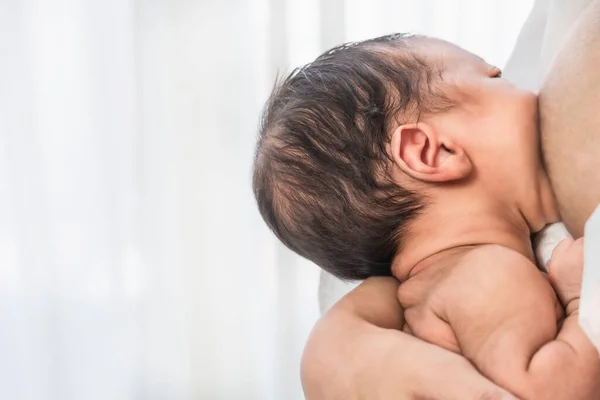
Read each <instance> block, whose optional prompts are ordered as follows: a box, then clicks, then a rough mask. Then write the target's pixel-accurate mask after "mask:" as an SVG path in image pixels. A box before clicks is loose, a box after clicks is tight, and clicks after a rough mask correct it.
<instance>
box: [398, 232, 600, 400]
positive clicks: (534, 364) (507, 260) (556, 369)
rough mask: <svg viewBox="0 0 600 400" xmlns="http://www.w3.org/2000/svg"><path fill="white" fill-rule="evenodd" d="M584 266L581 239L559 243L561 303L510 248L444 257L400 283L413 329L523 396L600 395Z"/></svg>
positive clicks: (556, 280) (556, 275)
mask: <svg viewBox="0 0 600 400" xmlns="http://www.w3.org/2000/svg"><path fill="white" fill-rule="evenodd" d="M582 261H583V259H582V247H581V241H575V242H574V241H572V240H569V241H565V242H563V243H561V245H559V247H558V248H557V250H556V252H555V254H554V255H553V259H552V261H551V263H550V267H551V270H550V281H551V282H553V284H554V286H555V288H556V289H557V293H558V298H557V296H556V294H555V292H554V290H553V288H552V286H551V285H550V282H549V280H548V277H547V276H545V275H544V274H542V273H541V272H540V271H539V270H538V269H537V268H536V266H535V265H534V264H533V262H532V261H531V260H529V259H527V258H526V257H524V256H523V255H521V254H519V253H517V252H515V251H513V250H510V249H508V248H506V247H502V246H497V245H483V246H475V247H465V248H463V249H456V250H454V251H453V253H451V254H440V255H439V256H438V257H437V259H436V258H434V259H432V261H431V262H430V263H429V264H428V265H426V266H425V267H424V268H423V269H421V270H420V271H419V272H417V273H416V274H414V275H413V276H411V277H410V278H409V279H408V280H407V281H406V282H404V283H402V284H401V285H400V288H399V290H398V298H399V300H400V303H401V304H402V306H403V307H404V308H405V319H406V327H405V331H406V332H409V333H412V334H414V335H415V336H417V337H419V338H421V339H423V340H426V341H428V342H430V343H433V344H436V345H439V346H441V347H444V348H446V349H449V350H452V351H455V352H458V353H461V354H462V355H463V356H465V357H466V358H467V359H469V360H470V361H471V362H472V363H473V364H474V365H475V366H476V367H477V368H478V370H479V371H481V372H482V373H483V374H484V375H485V376H487V377H488V378H490V379H491V380H493V381H494V382H496V383H497V384H499V385H501V386H503V387H506V388H507V389H508V390H510V391H511V392H513V393H514V394H515V395H517V396H518V397H520V398H522V399H536V400H540V399H542V400H543V399H558V400H560V399H565V400H567V399H569V400H577V399H583V400H585V399H597V398H600V358H599V357H598V354H597V352H596V350H595V348H594V347H593V345H592V343H591V342H590V341H589V339H588V338H587V336H586V335H585V334H584V333H583V331H582V330H581V329H580V328H579V326H578V324H577V311H578V301H579V290H580V287H581V270H582V264H583V262H582ZM559 298H560V301H559ZM563 307H566V310H567V313H566V318H565V314H564V312H563V309H564V308H563ZM561 323H562V326H561V328H560V330H559V329H558V327H559V325H561Z"/></svg>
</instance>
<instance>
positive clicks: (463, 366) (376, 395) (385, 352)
mask: <svg viewBox="0 0 600 400" xmlns="http://www.w3.org/2000/svg"><path fill="white" fill-rule="evenodd" d="M397 288H398V282H397V281H396V280H395V279H393V278H370V279H367V280H366V281H365V282H363V283H362V284H361V285H360V286H358V287H357V288H356V289H355V290H354V291H353V292H351V293H349V294H348V295H346V296H345V297H344V298H343V299H342V300H340V301H339V302H338V303H337V304H335V305H334V306H333V307H332V308H331V310H330V311H329V312H328V313H327V314H326V315H325V316H324V317H323V319H322V320H321V321H320V322H319V323H318V324H317V325H316V326H315V328H314V331H313V334H312V335H311V337H310V339H309V341H308V344H307V346H306V350H305V352H304V359H303V361H302V383H303V386H304V391H305V395H306V398H307V399H308V400H338V399H339V400H354V399H377V400H403V399H415V398H424V399H425V398H427V399H433V398H434V399H444V400H479V399H498V400H511V399H512V400H514V397H512V396H511V395H510V394H508V393H507V392H505V391H504V390H502V389H500V388H499V387H497V386H496V385H494V384H493V383H492V382H490V381H489V380H487V379H486V378H484V377H482V376H481V375H480V374H479V373H478V372H477V371H476V370H475V368H474V367H473V366H472V365H471V364H470V363H469V362H468V361H466V360H465V359H464V358H463V357H461V356H459V355H458V354H455V353H452V352H450V351H447V350H444V349H442V348H440V347H437V346H434V345H431V344H428V343H425V342H423V341H421V340H419V339H416V338H414V337H412V336H409V335H407V334H404V333H402V332H400V331H399V330H398V329H401V328H402V326H403V324H404V319H403V317H402V309H401V307H400V305H399V303H398V302H390V298H394V297H395V296H396V290H397ZM433 371H439V372H441V373H432V372H433Z"/></svg>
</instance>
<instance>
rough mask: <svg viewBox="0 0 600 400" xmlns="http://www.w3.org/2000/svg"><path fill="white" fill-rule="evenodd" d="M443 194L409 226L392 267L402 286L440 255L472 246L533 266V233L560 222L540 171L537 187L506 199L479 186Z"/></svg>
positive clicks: (508, 195)
mask: <svg viewBox="0 0 600 400" xmlns="http://www.w3.org/2000/svg"><path fill="white" fill-rule="evenodd" d="M442 190H443V189H440V191H438V192H436V193H435V194H436V195H435V196H433V198H432V201H431V203H430V204H429V205H428V206H426V208H425V210H424V212H423V214H421V215H420V216H418V217H417V219H416V220H415V221H414V222H413V223H412V224H411V226H410V227H409V233H408V235H407V237H406V238H404V240H403V242H402V246H401V249H400V251H399V253H398V254H397V255H396V257H395V258H394V260H393V262H392V273H393V274H394V275H395V276H396V277H397V278H399V279H400V280H402V279H404V278H406V277H407V276H408V275H409V274H410V273H411V271H412V270H413V269H414V268H415V267H416V266H417V265H419V264H420V263H422V262H423V261H424V260H427V259H429V258H430V257H432V256H435V255H436V254H441V253H444V252H446V251H451V250H452V249H461V248H466V247H468V246H474V245H483V244H494V245H500V246H504V247H507V248H509V249H512V250H514V251H516V252H518V253H521V254H522V255H524V256H525V257H527V258H529V259H531V260H534V254H533V250H532V247H531V240H530V238H531V233H532V232H537V231H539V230H541V229H542V228H543V227H544V226H545V225H547V224H549V223H552V222H557V221H558V220H559V218H558V212H557V211H556V210H557V207H556V204H555V200H554V194H553V193H552V189H551V188H550V184H549V180H548V178H547V175H546V174H545V172H544V171H543V170H541V169H540V171H539V174H538V177H537V179H536V180H535V183H532V184H529V185H527V186H526V187H523V190H522V191H520V193H518V194H516V193H507V194H506V196H507V198H498V197H501V192H496V194H495V195H491V194H489V192H486V190H485V189H483V190H482V189H481V188H480V187H477V186H475V185H473V186H472V187H471V188H461V190H451V189H450V190H446V191H442Z"/></svg>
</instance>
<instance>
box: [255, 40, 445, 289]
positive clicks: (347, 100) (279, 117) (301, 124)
mask: <svg viewBox="0 0 600 400" xmlns="http://www.w3.org/2000/svg"><path fill="white" fill-rule="evenodd" d="M414 39H415V36H409V35H405V34H394V35H388V36H383V37H379V38H376V39H371V40H367V41H363V42H358V43H350V44H344V45H341V46H338V47H336V48H334V49H332V50H330V51H328V52H326V53H324V54H322V55H321V56H319V57H318V58H317V59H316V60H315V61H314V62H312V63H310V64H307V65H305V66H303V67H301V68H298V69H296V70H294V71H293V72H292V73H291V74H290V75H289V76H288V77H287V78H285V79H283V80H282V81H280V82H279V83H278V84H276V86H275V89H274V90H273V92H272V94H271V96H270V98H269V100H268V101H267V103H266V106H265V110H264V112H263V116H262V120H261V126H260V136H259V139H258V144H257V149H256V157H255V161H254V174H253V189H254V194H255V197H256V200H257V203H258V207H259V210H260V213H261V214H262V216H263V218H264V220H265V221H266V223H267V225H268V226H269V227H270V228H271V229H272V230H273V232H274V233H275V235H276V236H277V237H278V238H279V239H280V240H281V241H282V242H283V243H284V244H285V245H286V246H287V247H289V248H290V249H292V250H293V251H295V252H297V253H298V254H300V255H301V256H304V257H306V258H308V259H309V260H311V261H313V262H315V263H316V264H318V265H319V266H320V267H322V268H323V269H325V270H326V271H328V272H330V273H332V274H333V275H335V276H337V277H340V278H342V279H364V278H367V277H369V276H377V275H379V276H381V275H390V274H391V261H392V259H393V258H394V256H395V254H396V252H397V250H398V248H399V246H400V244H401V242H402V238H403V236H404V235H405V234H406V233H407V227H408V222H409V221H411V220H412V219H414V218H415V217H416V216H417V215H418V214H419V212H420V211H422V209H423V208H424V206H425V199H424V196H422V195H419V194H417V193H415V192H413V191H411V190H408V189H407V188H403V187H400V186H398V184H397V183H395V182H393V181H392V179H391V178H390V176H389V173H388V168H389V167H390V165H391V157H390V154H389V152H388V150H387V147H388V145H389V141H390V130H391V129H392V128H393V127H394V126H395V125H396V124H398V123H399V122H400V120H401V119H402V118H406V119H408V118H414V119H418V118H419V116H420V115H422V114H423V113H433V112H439V111H441V110H443V109H448V108H450V107H451V102H450V101H449V100H448V99H447V98H446V97H445V96H443V95H442V94H441V92H440V91H439V90H436V83H437V82H438V81H440V80H441V66H440V67H436V66H433V65H432V64H431V62H425V60H424V59H423V58H422V57H419V56H418V55H417V54H416V53H415V52H413V51H412V50H411V46H410V43H408V42H409V41H411V40H414Z"/></svg>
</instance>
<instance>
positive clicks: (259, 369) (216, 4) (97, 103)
mask: <svg viewBox="0 0 600 400" xmlns="http://www.w3.org/2000/svg"><path fill="white" fill-rule="evenodd" d="M531 6H532V0H503V1H494V0H138V1H133V0H96V1H93V0H89V1H83V0H81V1H78V0H0V50H1V54H2V55H1V58H0V398H2V399H17V400H18V399H34V400H37V399H44V400H45V399H52V400H54V399H56V400H80V399H103V400H106V399H123V400H129V399H182V400H183V399H207V400H213V399H214V400H218V399H227V400H230V399H231V400H235V399H244V400H252V399H260V400H295V399H303V395H302V391H301V386H300V380H299V360H300V356H301V352H302V348H303V345H304V343H305V341H306V338H307V336H308V333H309V332H310V329H311V327H312V325H313V324H314V322H315V321H316V319H317V318H318V315H319V311H318V304H317V287H318V279H319V271H318V269H317V267H315V266H314V265H312V264H310V263H308V262H306V261H304V260H301V259H299V258H298V257H296V256H294V255H293V254H291V253H290V252H289V251H287V250H286V249H284V248H283V247H282V246H281V245H280V244H278V243H277V241H276V239H275V238H274V237H273V236H272V235H271V234H270V232H269V231H268V230H267V228H266V227H265V226H264V224H263V222H262V220H261V218H260V216H259V215H258V212H257V210H256V207H255V204H254V199H253V197H252V191H251V187H250V176H251V164H252V158H253V151H254V142H255V138H256V133H257V125H258V118H259V113H260V110H261V107H262V105H263V103H264V101H265V99H266V97H267V96H268V94H269V90H270V88H271V87H272V84H273V81H274V77H275V75H276V74H277V72H278V71H279V72H282V73H284V72H289V71H290V70H291V69H292V67H294V66H298V65H300V64H303V63H306V62H308V61H310V60H311V59H313V58H315V57H316V56H317V55H318V54H319V53H320V52H322V51H324V50H326V49H327V48H329V47H332V46H333V45H336V44H339V43H341V42H344V41H354V40H361V39H366V38H369V37H373V36H378V35H382V34H386V33H391V32H396V31H410V32H416V33H425V34H428V35H434V36H438V37H442V38H444V39H447V40H449V41H453V42H456V43H458V44H459V45H461V46H463V47H465V48H466V49H468V50H471V51H473V52H475V53H477V54H479V55H481V56H483V57H484V58H486V59H487V60H488V61H489V62H491V63H494V64H497V65H499V66H502V65H503V64H504V63H505V62H506V60H507V59H508V57H509V56H510V53H511V50H512V47H513V44H514V42H515V39H516V37H517V34H518V32H519V29H520V27H521V25H522V23H523V21H524V20H525V18H526V17H527V14H528V12H529V10H530V9H531Z"/></svg>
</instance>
